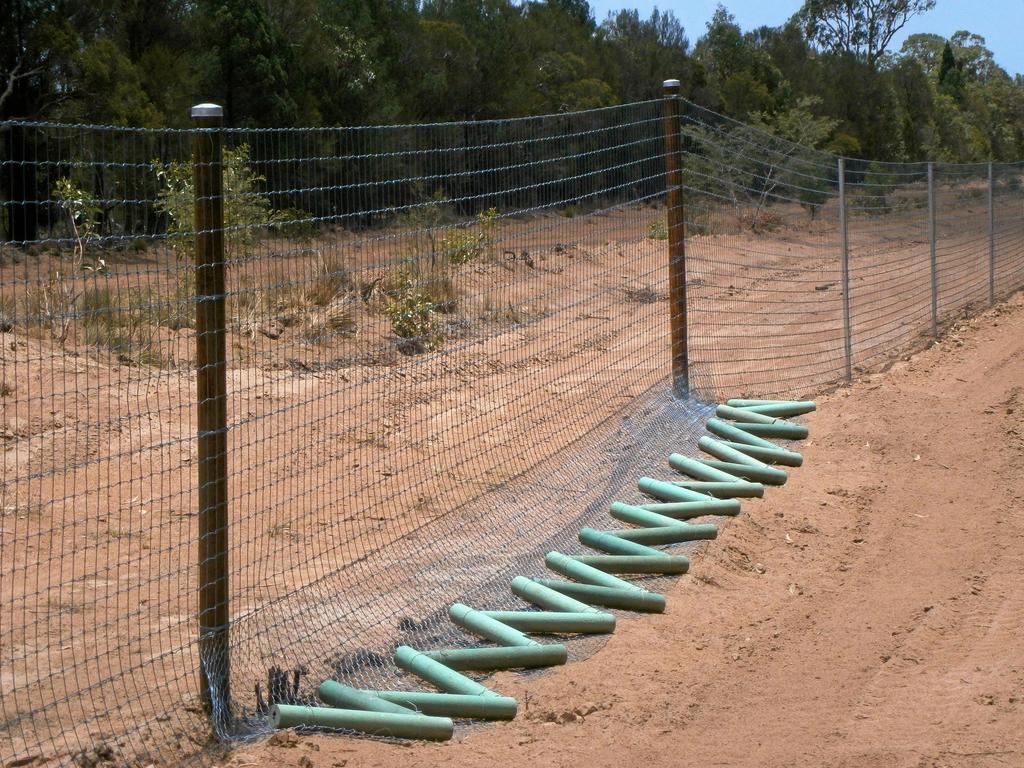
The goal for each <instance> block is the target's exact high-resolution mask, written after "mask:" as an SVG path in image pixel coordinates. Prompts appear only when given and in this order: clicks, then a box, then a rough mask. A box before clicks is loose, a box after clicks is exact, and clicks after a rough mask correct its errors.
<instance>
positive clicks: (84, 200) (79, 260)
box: [53, 176, 107, 272]
mask: <svg viewBox="0 0 1024 768" xmlns="http://www.w3.org/2000/svg"><path fill="white" fill-rule="evenodd" d="M53 199H54V201H55V202H56V203H57V207H58V208H60V209H61V210H62V211H64V213H65V215H66V216H67V219H68V228H69V229H70V230H71V235H72V237H73V238H74V240H75V256H74V263H75V267H76V268H79V267H81V268H84V269H86V270H88V271H90V272H105V271H106V267H107V265H106V262H105V261H104V260H103V259H101V258H97V259H96V261H95V262H92V263H88V264H87V263H86V262H85V249H86V247H87V246H88V245H89V244H90V242H91V241H92V240H94V239H95V238H96V235H97V234H98V231H97V230H98V225H97V221H98V218H99V215H100V213H101V212H102V209H101V208H100V206H99V205H98V204H97V203H96V202H95V200H93V196H92V195H90V194H89V193H88V192H86V191H85V190H84V189H82V188H81V187H76V186H75V185H74V184H73V183H72V181H71V179H69V178H68V177H66V176H62V177H61V178H59V179H57V183H56V184H54V186H53Z"/></svg>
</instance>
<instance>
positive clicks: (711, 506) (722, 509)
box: [637, 480, 740, 520]
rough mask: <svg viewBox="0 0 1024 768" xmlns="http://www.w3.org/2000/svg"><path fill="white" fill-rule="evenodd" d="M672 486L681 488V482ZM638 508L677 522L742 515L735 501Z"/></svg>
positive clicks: (666, 504) (668, 502)
mask: <svg viewBox="0 0 1024 768" xmlns="http://www.w3.org/2000/svg"><path fill="white" fill-rule="evenodd" d="M684 482H686V481H684ZM672 484H673V485H675V486H679V481H678V480H673V481H672ZM716 485H717V483H716ZM637 506H639V507H640V508H641V509H646V510H648V511H650V512H658V513H659V514H662V515H667V516H668V517H673V518H675V519H676V520H689V519H691V518H694V517H707V516H708V515H738V514H739V513H740V503H739V502H738V501H736V500H734V499H712V500H711V501H660V502H655V503H653V504H638V505H637Z"/></svg>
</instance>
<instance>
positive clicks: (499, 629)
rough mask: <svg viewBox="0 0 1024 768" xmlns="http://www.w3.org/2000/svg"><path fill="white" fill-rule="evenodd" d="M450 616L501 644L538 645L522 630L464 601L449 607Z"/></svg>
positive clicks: (460, 623) (475, 633) (476, 633)
mask: <svg viewBox="0 0 1024 768" xmlns="http://www.w3.org/2000/svg"><path fill="white" fill-rule="evenodd" d="M448 617H449V618H450V619H451V620H452V622H453V623H454V624H455V625H456V626H459V627H461V628H462V629H464V630H466V631H467V632H472V633H473V634H474V635H479V636H480V637H486V638H487V639H488V640H490V641H491V642H493V643H498V644H499V645H522V646H526V645H537V644H538V643H537V642H536V641H535V640H531V639H530V638H528V637H527V636H526V635H524V634H523V633H522V632H520V631H519V630H517V629H513V628H512V627H510V626H508V625H506V624H502V623H501V622H500V621H495V620H494V619H492V618H491V617H490V616H488V615H487V614H485V613H483V612H482V611H476V610H474V609H472V608H470V607H469V606H468V605H464V604H463V603H455V604H454V605H452V607H451V608H449V609H448Z"/></svg>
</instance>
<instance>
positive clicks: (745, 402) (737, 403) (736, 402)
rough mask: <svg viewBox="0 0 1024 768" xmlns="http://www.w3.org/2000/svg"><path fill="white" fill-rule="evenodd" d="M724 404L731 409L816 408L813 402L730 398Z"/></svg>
mask: <svg viewBox="0 0 1024 768" xmlns="http://www.w3.org/2000/svg"><path fill="white" fill-rule="evenodd" d="M725 402H726V404H727V406H732V407H733V408H749V407H750V406H811V407H812V408H816V403H815V401H814V400H765V399H761V400H758V399H750V398H746V399H743V398H741V397H732V398H731V399H728V400H726V401H725Z"/></svg>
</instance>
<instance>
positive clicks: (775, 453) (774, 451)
mask: <svg viewBox="0 0 1024 768" xmlns="http://www.w3.org/2000/svg"><path fill="white" fill-rule="evenodd" d="M719 442H720V443H721V444H722V445H727V446H729V447H730V448H735V449H736V450H737V451H740V452H741V453H745V454H747V455H748V456H751V457H753V458H755V459H758V460H760V461H763V462H765V463H766V464H781V465H782V466H784V467H799V466H802V465H803V463H804V457H803V456H801V455H800V454H799V453H797V452H796V451H787V450H786V449H785V448H762V447H761V446H759V445H745V444H744V443H736V442H733V441H731V440H721V441H719Z"/></svg>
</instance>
